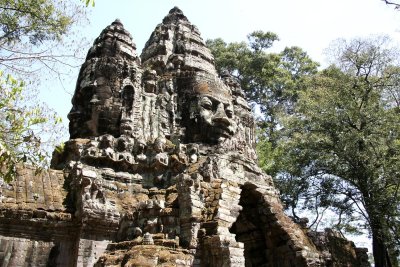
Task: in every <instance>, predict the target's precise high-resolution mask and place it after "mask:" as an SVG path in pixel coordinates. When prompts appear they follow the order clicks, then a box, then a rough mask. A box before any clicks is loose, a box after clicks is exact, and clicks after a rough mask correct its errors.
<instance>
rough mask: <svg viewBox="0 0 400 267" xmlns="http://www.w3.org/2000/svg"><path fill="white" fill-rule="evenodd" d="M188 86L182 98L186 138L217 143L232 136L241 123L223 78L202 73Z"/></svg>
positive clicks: (187, 84) (190, 140)
mask: <svg viewBox="0 0 400 267" xmlns="http://www.w3.org/2000/svg"><path fill="white" fill-rule="evenodd" d="M184 87H185V90H184V91H185V96H184V98H183V99H180V101H181V102H183V103H182V106H183V109H182V121H183V126H185V128H186V141H188V142H204V143H214V144H215V143H218V142H220V141H222V140H225V139H227V138H231V137H232V136H233V135H234V134H235V132H236V130H237V124H236V121H235V115H234V112H233V104H232V96H231V93H230V90H229V89H228V88H227V87H226V86H225V85H224V84H223V83H222V82H220V81H219V80H216V79H210V80H208V79H204V78H200V80H199V77H196V78H194V79H193V80H192V81H191V82H189V83H186V84H185V85H184ZM188 115H189V116H188ZM188 117H189V118H188Z"/></svg>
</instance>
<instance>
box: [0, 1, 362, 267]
mask: <svg viewBox="0 0 400 267" xmlns="http://www.w3.org/2000/svg"><path fill="white" fill-rule="evenodd" d="M72 104H73V107H72V109H71V112H70V113H69V116H68V117H69V119H70V127H69V128H70V135H71V139H70V140H69V141H67V142H66V143H65V147H64V150H63V151H62V152H59V153H55V154H54V156H53V160H52V168H53V169H52V170H50V171H48V172H43V173H42V174H40V175H35V174H34V170H33V169H31V168H21V169H20V170H19V171H18V177H17V178H16V180H15V181H14V182H13V183H10V184H6V183H3V184H1V190H2V191H1V198H0V201H1V208H0V265H1V266H248V267H250V266H282V267H292V266H297V267H301V266H369V265H368V263H365V262H363V261H362V259H363V257H362V256H363V255H365V251H358V250H356V249H355V248H354V245H353V246H347V247H348V248H346V249H347V250H346V251H348V253H347V254H343V255H345V256H343V257H344V258H341V260H340V261H336V260H335V256H334V255H336V254H334V253H338V252H337V251H333V249H331V247H330V246H329V240H328V239H327V238H325V237H326V236H327V235H321V234H314V235H313V236H311V237H312V238H310V237H309V235H310V234H309V233H307V230H305V229H303V228H301V227H300V226H299V225H297V224H296V223H294V222H293V221H292V220H291V219H290V218H289V217H287V216H286V215H285V214H284V212H283V207H282V204H281V202H280V200H279V195H278V192H277V190H276V189H275V187H274V184H273V181H272V178H271V177H270V176H268V175H266V174H264V173H263V172H262V171H261V170H260V168H259V167H258V166H257V163H256V162H257V156H256V153H255V151H254V145H255V144H254V142H255V140H254V127H255V126H254V120H253V116H252V114H251V109H250V107H249V105H248V104H247V102H246V100H245V99H244V95H243V92H242V91H241V88H240V85H239V83H238V82H237V81H236V80H235V79H234V78H233V77H231V76H229V75H228V74H226V73H222V74H219V75H218V74H217V73H216V70H215V67H214V60H213V56H212V55H211V53H210V51H209V50H208V49H207V48H206V47H205V44H204V42H203V40H202V38H201V37H200V32H199V30H198V29H197V28H196V27H195V26H194V25H192V24H191V23H190V22H189V21H188V20H187V18H186V17H185V16H184V15H183V13H182V11H181V10H179V9H178V8H173V9H172V10H171V11H170V12H169V14H168V15H167V16H166V17H165V18H164V19H163V21H162V23H161V24H159V25H158V26H157V27H156V28H155V30H154V32H153V33H152V34H151V37H150V39H149V40H148V42H147V43H146V46H145V48H144V50H143V52H142V55H141V56H140V58H139V57H138V55H137V54H136V47H135V44H134V42H133V41H132V37H131V36H130V34H129V33H128V32H127V31H126V30H125V29H124V27H123V25H122V23H121V22H120V21H118V20H116V21H115V22H113V23H112V24H111V25H110V26H108V27H107V28H106V29H104V30H103V31H102V33H101V34H100V36H99V37H98V38H97V39H96V40H95V42H94V44H93V46H92V48H91V49H90V50H89V52H88V55H87V58H86V61H85V63H84V64H83V65H82V68H81V71H80V74H79V78H78V81H77V85H76V90H75V94H74V97H73V99H72ZM338 238H339V237H338ZM339 239H340V238H339ZM327 240H328V241H327ZM335 240H336V239H335ZM343 240H344V239H343ZM346 242H348V241H346ZM327 244H328V245H327ZM346 244H348V243H346ZM337 249H338V251H340V248H337ZM356 252H358V254H357V253H356ZM339 254H340V253H339ZM332 255H333V256H332ZM360 255H361V256H360ZM348 264H350V265H348Z"/></svg>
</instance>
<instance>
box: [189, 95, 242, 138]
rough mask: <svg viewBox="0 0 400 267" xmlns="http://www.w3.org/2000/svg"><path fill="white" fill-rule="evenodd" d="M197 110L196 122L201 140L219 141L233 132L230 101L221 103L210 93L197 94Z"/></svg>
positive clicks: (234, 126)
mask: <svg viewBox="0 0 400 267" xmlns="http://www.w3.org/2000/svg"><path fill="white" fill-rule="evenodd" d="M198 110H199V118H198V122H197V123H198V124H199V129H200V131H201V132H200V134H201V136H202V137H203V138H202V139H203V140H209V141H211V142H214V141H219V140H220V139H221V138H230V137H231V136H232V135H233V134H234V133H235V131H236V123H235V122H234V120H233V116H234V114H233V105H232V103H230V102H227V103H223V102H222V101H220V100H218V99H217V98H214V97H212V96H210V95H199V96H198Z"/></svg>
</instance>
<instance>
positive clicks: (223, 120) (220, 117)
mask: <svg viewBox="0 0 400 267" xmlns="http://www.w3.org/2000/svg"><path fill="white" fill-rule="evenodd" d="M213 122H214V123H216V124H224V125H226V126H229V125H230V124H231V121H230V120H229V118H228V116H227V115H226V113H225V108H224V104H222V103H220V104H219V105H218V107H217V111H216V112H215V114H214V117H213Z"/></svg>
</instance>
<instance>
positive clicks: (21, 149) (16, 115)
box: [0, 72, 61, 181]
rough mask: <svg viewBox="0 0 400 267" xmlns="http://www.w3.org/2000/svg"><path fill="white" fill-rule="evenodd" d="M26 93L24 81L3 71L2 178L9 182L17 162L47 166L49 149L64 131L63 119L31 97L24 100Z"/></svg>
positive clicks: (0, 103) (0, 91)
mask: <svg viewBox="0 0 400 267" xmlns="http://www.w3.org/2000/svg"><path fill="white" fill-rule="evenodd" d="M26 93H27V92H26V91H24V83H23V82H21V81H18V80H16V79H14V78H13V77H11V75H5V74H4V73H3V72H0V177H1V178H2V179H4V180H6V181H10V180H12V179H13V177H14V175H15V167H16V165H17V164H18V163H30V164H33V165H35V166H37V167H38V170H39V169H40V167H42V166H44V165H45V163H46V161H47V160H48V158H49V155H48V153H49V150H48V149H47V148H48V146H53V145H54V142H51V140H54V137H55V136H57V133H58V132H57V130H60V129H61V128H60V127H58V126H59V124H60V123H61V119H60V118H58V117H56V116H55V115H52V114H53V112H51V111H49V110H48V109H47V108H46V107H45V106H41V105H38V104H37V103H36V101H34V97H33V96H32V95H29V99H30V101H29V102H27V101H25V100H24V95H25V96H27V95H26ZM43 138H46V139H47V140H43ZM46 145H47V146H46Z"/></svg>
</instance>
